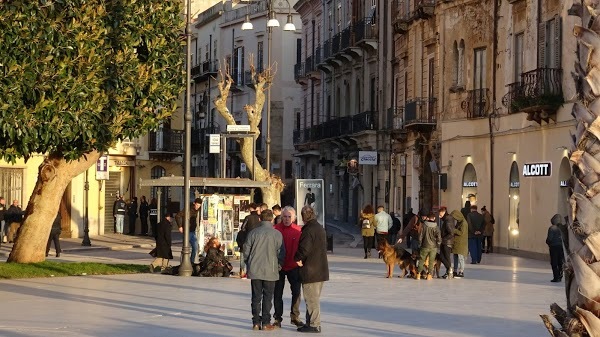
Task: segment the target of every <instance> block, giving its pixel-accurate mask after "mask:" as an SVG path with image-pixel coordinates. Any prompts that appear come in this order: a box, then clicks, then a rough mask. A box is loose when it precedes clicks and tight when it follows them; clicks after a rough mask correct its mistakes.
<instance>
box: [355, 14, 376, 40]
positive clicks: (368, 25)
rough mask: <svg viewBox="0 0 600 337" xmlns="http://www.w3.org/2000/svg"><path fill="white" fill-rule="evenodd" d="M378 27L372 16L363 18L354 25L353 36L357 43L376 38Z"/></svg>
mask: <svg viewBox="0 0 600 337" xmlns="http://www.w3.org/2000/svg"><path fill="white" fill-rule="evenodd" d="M378 33H379V31H378V27H377V25H376V24H375V21H374V20H373V18H364V19H362V20H360V21H358V22H357V23H356V25H354V36H355V39H356V42H357V43H360V42H361V41H363V40H377V38H378V35H379V34H378Z"/></svg>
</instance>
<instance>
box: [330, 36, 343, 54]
mask: <svg viewBox="0 0 600 337" xmlns="http://www.w3.org/2000/svg"><path fill="white" fill-rule="evenodd" d="M341 39H342V33H337V34H335V35H334V36H333V38H332V39H331V55H332V56H333V55H335V54H337V53H339V52H340V47H341Z"/></svg>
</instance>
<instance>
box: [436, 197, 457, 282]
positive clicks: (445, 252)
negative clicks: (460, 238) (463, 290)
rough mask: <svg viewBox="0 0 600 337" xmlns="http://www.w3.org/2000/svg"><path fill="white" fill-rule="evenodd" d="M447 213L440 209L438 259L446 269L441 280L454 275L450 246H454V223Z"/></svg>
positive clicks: (443, 207)
mask: <svg viewBox="0 0 600 337" xmlns="http://www.w3.org/2000/svg"><path fill="white" fill-rule="evenodd" d="M447 212H448V209H447V208H446V206H442V207H440V211H439V216H440V220H441V221H440V222H441V227H440V232H441V235H442V244H441V245H440V259H441V260H442V263H443V264H444V267H446V274H445V275H444V276H442V278H448V279H451V278H452V277H453V273H454V272H453V268H452V246H453V245H454V227H455V226H456V221H455V220H454V218H453V217H452V216H451V215H450V214H448V213H447Z"/></svg>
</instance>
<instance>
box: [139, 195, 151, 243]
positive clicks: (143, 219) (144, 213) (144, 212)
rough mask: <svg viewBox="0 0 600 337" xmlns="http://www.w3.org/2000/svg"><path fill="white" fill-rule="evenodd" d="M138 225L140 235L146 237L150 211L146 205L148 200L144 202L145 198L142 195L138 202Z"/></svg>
mask: <svg viewBox="0 0 600 337" xmlns="http://www.w3.org/2000/svg"><path fill="white" fill-rule="evenodd" d="M139 211H140V223H141V225H142V232H141V233H140V234H141V235H148V212H149V211H150V206H149V205H148V200H146V196H145V195H142V199H141V200H140V209H139Z"/></svg>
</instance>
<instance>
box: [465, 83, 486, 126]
mask: <svg viewBox="0 0 600 337" xmlns="http://www.w3.org/2000/svg"><path fill="white" fill-rule="evenodd" d="M461 107H462V109H463V110H464V111H465V112H466V113H467V118H469V119H475V118H482V117H487V116H488V113H489V109H490V98H489V89H475V90H469V91H468V92H467V99H466V100H464V101H462V103H461Z"/></svg>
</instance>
